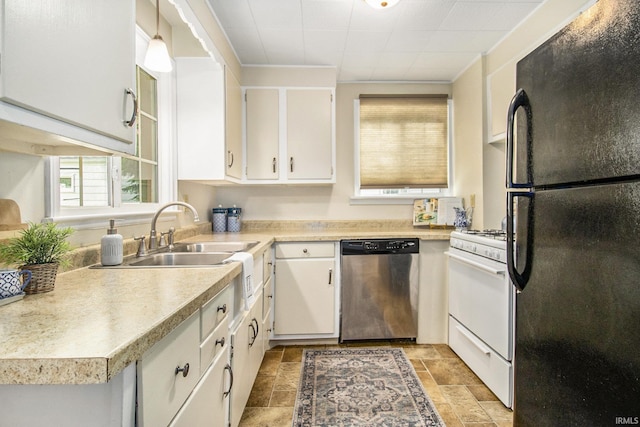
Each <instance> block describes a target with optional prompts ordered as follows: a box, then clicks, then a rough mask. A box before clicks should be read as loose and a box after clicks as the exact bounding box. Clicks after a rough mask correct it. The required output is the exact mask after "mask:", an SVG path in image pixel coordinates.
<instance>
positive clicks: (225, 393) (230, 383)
mask: <svg viewBox="0 0 640 427" xmlns="http://www.w3.org/2000/svg"><path fill="white" fill-rule="evenodd" d="M224 370H225V371H229V390H227V391H225V392H224V393H222V395H223V396H224V397H227V396H229V394H231V389H232V388H233V369H231V365H229V364H228V363H227V364H226V365H225V367H224Z"/></svg>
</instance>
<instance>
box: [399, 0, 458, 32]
mask: <svg viewBox="0 0 640 427" xmlns="http://www.w3.org/2000/svg"><path fill="white" fill-rule="evenodd" d="M403 3H405V6H404V8H403V10H402V11H401V13H400V16H399V17H398V20H397V21H396V23H395V28H396V29H402V30H403V31H415V30H421V31H425V30H437V29H438V28H439V27H440V24H441V23H442V20H443V19H444V18H445V17H446V16H447V15H448V14H449V12H450V11H451V9H452V8H453V5H454V2H452V1H450V0H417V1H416V0H409V1H405V0H403Z"/></svg>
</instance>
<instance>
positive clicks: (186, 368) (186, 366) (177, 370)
mask: <svg viewBox="0 0 640 427" xmlns="http://www.w3.org/2000/svg"><path fill="white" fill-rule="evenodd" d="M180 372H182V376H183V377H186V376H187V375H189V364H188V363H186V364H185V365H184V368H181V367H180V366H176V375H178V374H179V373H180Z"/></svg>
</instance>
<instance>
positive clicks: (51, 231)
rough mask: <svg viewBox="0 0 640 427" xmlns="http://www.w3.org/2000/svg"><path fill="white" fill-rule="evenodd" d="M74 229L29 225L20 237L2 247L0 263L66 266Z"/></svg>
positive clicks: (49, 225)
mask: <svg viewBox="0 0 640 427" xmlns="http://www.w3.org/2000/svg"><path fill="white" fill-rule="evenodd" d="M73 231H74V230H73V228H71V227H65V228H59V227H57V226H56V224H55V223H53V222H48V223H40V224H37V223H29V227H28V228H26V229H24V230H22V231H20V235H19V236H18V237H15V238H13V239H10V240H9V241H8V242H7V243H5V244H4V245H1V246H0V261H2V262H4V263H6V264H16V265H28V264H47V263H58V264H62V265H64V264H65V263H66V262H68V260H67V259H66V256H67V255H68V254H69V251H70V250H71V245H70V244H69V242H67V240H66V239H67V237H69V236H70V235H71V234H72V233H73Z"/></svg>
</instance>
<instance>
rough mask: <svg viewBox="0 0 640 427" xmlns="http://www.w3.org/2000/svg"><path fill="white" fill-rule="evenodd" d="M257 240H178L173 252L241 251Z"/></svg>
mask: <svg viewBox="0 0 640 427" xmlns="http://www.w3.org/2000/svg"><path fill="white" fill-rule="evenodd" d="M257 244H258V242H257V241H245V242H243V241H236V242H212V241H209V242H178V243H176V244H175V245H174V247H173V252H240V251H246V250H248V249H251V248H252V247H254V246H255V245H257Z"/></svg>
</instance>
